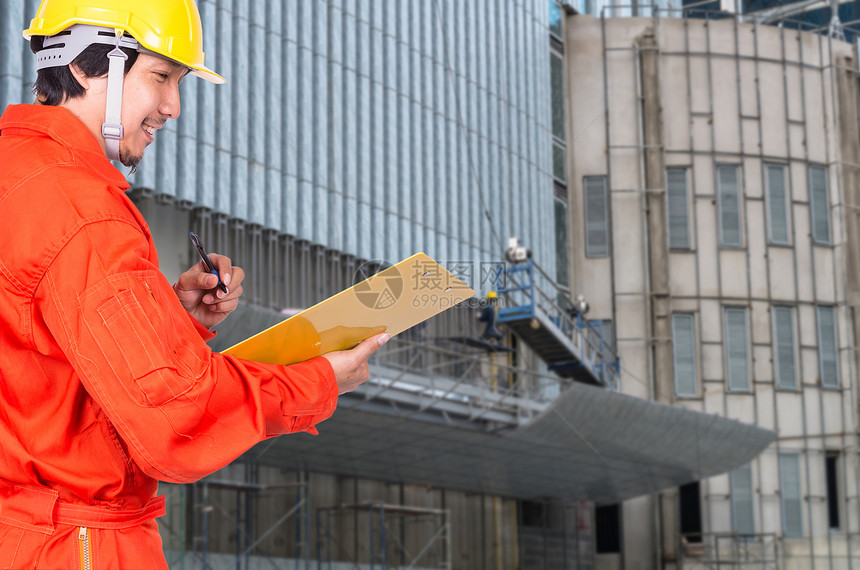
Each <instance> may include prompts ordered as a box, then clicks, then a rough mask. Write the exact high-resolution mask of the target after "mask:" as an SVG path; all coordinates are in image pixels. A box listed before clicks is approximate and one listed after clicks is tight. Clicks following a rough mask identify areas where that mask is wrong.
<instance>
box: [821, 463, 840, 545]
mask: <svg viewBox="0 0 860 570" xmlns="http://www.w3.org/2000/svg"><path fill="white" fill-rule="evenodd" d="M824 460H825V470H826V471H827V521H828V523H829V525H830V528H831V530H839V528H840V526H841V525H840V524H839V471H837V468H838V466H839V452H838V451H828V452H827V455H825V457H824Z"/></svg>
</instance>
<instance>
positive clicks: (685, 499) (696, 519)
mask: <svg viewBox="0 0 860 570" xmlns="http://www.w3.org/2000/svg"><path fill="white" fill-rule="evenodd" d="M678 503H679V506H680V511H681V535H682V536H683V537H684V538H686V539H687V542H688V543H692V542H697V543H701V542H702V534H701V533H702V500H701V498H700V495H699V482H698V481H693V482H692V483H687V484H686V485H681V486H680V487H679V488H678Z"/></svg>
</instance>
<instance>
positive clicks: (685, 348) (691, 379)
mask: <svg viewBox="0 0 860 570" xmlns="http://www.w3.org/2000/svg"><path fill="white" fill-rule="evenodd" d="M694 324H695V319H693V315H684V314H674V315H672V353H673V357H674V363H675V395H676V396H697V395H698V382H697V380H696V334H695V330H694Z"/></svg>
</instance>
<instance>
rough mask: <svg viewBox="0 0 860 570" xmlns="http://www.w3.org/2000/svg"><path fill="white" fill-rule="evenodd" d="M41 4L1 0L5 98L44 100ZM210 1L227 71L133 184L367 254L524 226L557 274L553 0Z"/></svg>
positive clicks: (188, 101) (210, 20)
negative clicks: (35, 34) (37, 17)
mask: <svg viewBox="0 0 860 570" xmlns="http://www.w3.org/2000/svg"><path fill="white" fill-rule="evenodd" d="M37 4H38V2H36V1H35V0H4V1H3V2H2V3H0V26H2V31H3V33H2V39H0V41H1V42H2V44H0V46H2V57H0V107H5V105H6V104H9V103H17V102H21V101H30V100H31V99H32V96H31V94H30V93H29V87H28V86H29V85H30V84H31V83H32V80H33V79H34V77H35V72H34V66H33V57H32V55H31V54H30V52H29V50H28V49H27V46H26V43H25V42H24V41H22V39H21V30H22V29H23V28H24V26H25V25H26V24H27V23H28V22H29V18H32V16H33V15H34V14H35V10H36V7H37ZM198 5H199V9H200V13H201V17H202V19H203V24H204V30H205V33H206V36H205V38H204V48H205V50H206V62H207V65H208V66H209V67H210V68H212V69H215V70H216V71H217V72H219V73H220V74H222V75H223V76H225V77H226V78H227V81H228V82H227V84H226V85H211V84H208V83H206V82H204V81H201V80H196V79H194V78H191V79H192V80H189V81H185V82H183V84H182V88H181V92H182V98H183V107H182V116H181V118H180V119H179V120H178V121H176V122H169V123H168V126H167V127H165V128H164V129H163V130H162V131H161V132H160V133H159V134H158V135H157V139H158V140H157V141H156V143H155V144H154V145H153V146H152V147H150V149H149V151H148V155H147V157H146V159H145V160H144V162H143V163H142V164H141V167H140V169H139V171H138V172H137V173H136V174H135V175H133V176H130V181H131V182H132V186H134V187H143V188H147V189H150V190H152V191H153V192H154V193H155V194H161V195H167V196H170V197H173V198H174V199H175V200H177V201H179V202H184V203H186V204H187V205H189V206H193V207H205V208H208V209H211V210H212V211H213V212H216V213H223V214H226V215H228V216H229V217H231V218H237V219H240V220H244V221H245V222H247V223H250V224H255V225H259V226H262V227H264V228H267V229H272V230H276V231H277V232H280V233H286V234H290V235H293V236H296V237H298V238H300V239H305V240H308V241H311V242H314V243H318V244H322V245H324V246H326V247H328V248H332V249H335V250H338V251H341V252H345V253H348V254H352V255H355V256H357V257H360V258H370V259H380V258H382V259H389V260H395V259H399V258H402V257H405V256H407V255H409V254H411V253H413V252H415V251H419V250H424V251H426V252H427V253H429V254H430V255H432V256H434V257H436V258H438V259H439V260H441V261H452V260H469V261H477V260H492V259H499V258H500V257H501V255H502V253H503V249H504V247H505V245H506V243H507V237H508V236H509V235H516V236H518V237H520V238H521V239H522V241H523V242H524V243H525V244H526V245H528V246H529V247H530V248H531V249H532V250H534V252H535V257H536V258H537V260H538V261H539V262H540V263H541V264H542V266H543V267H544V268H545V269H546V270H547V272H548V273H549V274H550V275H553V274H554V273H555V246H554V237H553V236H554V226H553V223H552V219H553V218H552V212H553V210H552V207H553V183H552V175H551V169H552V162H551V161H552V154H551V152H552V150H551V130H550V119H551V115H550V104H549V85H550V79H549V54H548V51H549V50H548V30H547V11H548V9H547V3H546V0H506V1H502V2H499V1H497V0H476V1H470V2H462V1H460V0H426V1H423V2H401V1H399V0H301V1H292V2H283V1H281V0H198ZM485 211H487V212H489V216H490V217H491V218H492V220H493V223H492V224H490V222H488V220H487V217H486V216H485V214H484V212H485Z"/></svg>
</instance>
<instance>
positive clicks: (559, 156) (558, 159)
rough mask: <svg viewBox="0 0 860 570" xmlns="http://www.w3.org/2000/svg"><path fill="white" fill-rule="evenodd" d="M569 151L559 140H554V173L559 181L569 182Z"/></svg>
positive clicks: (562, 182)
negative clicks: (567, 161)
mask: <svg viewBox="0 0 860 570" xmlns="http://www.w3.org/2000/svg"><path fill="white" fill-rule="evenodd" d="M566 160H567V151H565V148H564V145H561V144H559V143H558V141H556V140H553V141H552V175H553V177H554V178H555V179H556V181H557V182H560V183H561V184H567V164H566Z"/></svg>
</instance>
